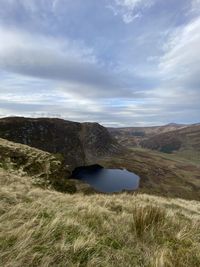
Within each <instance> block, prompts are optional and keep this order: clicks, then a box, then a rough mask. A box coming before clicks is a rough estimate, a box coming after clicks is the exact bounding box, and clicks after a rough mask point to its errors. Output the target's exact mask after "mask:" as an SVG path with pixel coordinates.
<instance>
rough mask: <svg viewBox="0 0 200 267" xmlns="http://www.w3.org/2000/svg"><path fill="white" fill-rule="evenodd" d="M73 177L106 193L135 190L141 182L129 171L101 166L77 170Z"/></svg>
mask: <svg viewBox="0 0 200 267" xmlns="http://www.w3.org/2000/svg"><path fill="white" fill-rule="evenodd" d="M73 176H74V177H76V178H77V179H80V180H82V181H84V182H86V183H88V184H89V185H91V186H92V187H93V188H94V189H96V190H97V191H100V192H104V193H112V192H121V191H122V190H135V189H137V188H138V187H139V180H140V178H139V176H137V175H136V174H134V173H132V172H129V171H127V170H119V169H104V168H102V167H101V166H99V165H94V166H88V167H87V166H86V167H79V168H76V169H75V171H74V173H73Z"/></svg>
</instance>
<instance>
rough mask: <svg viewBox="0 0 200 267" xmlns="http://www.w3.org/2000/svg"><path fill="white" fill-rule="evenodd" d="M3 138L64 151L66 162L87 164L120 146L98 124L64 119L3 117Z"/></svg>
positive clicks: (57, 151) (47, 149) (1, 128)
mask: <svg viewBox="0 0 200 267" xmlns="http://www.w3.org/2000/svg"><path fill="white" fill-rule="evenodd" d="M0 137H1V138H4V139H7V140H10V141H13V142H16V143H21V144H26V145H29V146H31V147H35V148H38V149H41V150H44V151H47V152H50V153H54V154H58V153H59V154H62V155H63V157H64V159H65V162H66V164H68V165H72V166H77V165H78V166H80V165H84V164H85V163H86V162H87V161H90V160H91V159H94V158H95V157H101V156H105V155H112V154H113V153H117V152H118V150H120V146H119V145H118V143H117V142H116V141H115V139H114V138H113V137H112V136H111V135H110V133H109V132H108V130H107V129H106V128H104V127H103V126H101V125H100V124H98V123H78V122H72V121H66V120H62V119H51V118H38V119H33V118H24V117H8V118H3V119H0Z"/></svg>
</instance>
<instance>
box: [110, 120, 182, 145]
mask: <svg viewBox="0 0 200 267" xmlns="http://www.w3.org/2000/svg"><path fill="white" fill-rule="evenodd" d="M185 126H186V125H184V124H176V123H170V124H167V125H163V126H152V127H124V128H108V130H109V132H110V133H111V134H112V135H113V136H114V137H115V138H116V139H117V140H118V142H119V143H120V144H122V145H124V146H126V147H136V146H139V145H140V142H142V141H143V140H145V139H147V138H149V137H152V136H154V135H157V134H161V133H166V132H170V131H174V130H177V129H182V128H184V127H185Z"/></svg>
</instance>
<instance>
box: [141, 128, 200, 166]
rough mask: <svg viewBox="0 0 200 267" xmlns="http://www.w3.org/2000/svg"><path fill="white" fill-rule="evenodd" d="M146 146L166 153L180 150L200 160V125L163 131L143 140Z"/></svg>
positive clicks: (183, 153) (179, 152) (184, 154)
mask: <svg viewBox="0 0 200 267" xmlns="http://www.w3.org/2000/svg"><path fill="white" fill-rule="evenodd" d="M140 144H141V146H142V147H144V148H149V149H154V150H158V151H161V152H165V153H172V152H176V151H177V152H178V153H177V154H178V155H180V156H183V157H186V158H194V159H195V158H196V160H198V161H199V162H200V125H198V124H197V125H191V126H188V127H184V128H182V129H178V130H175V131H171V132H167V133H162V134H158V135H155V136H153V137H150V138H148V139H146V140H144V141H142V142H141V143H140Z"/></svg>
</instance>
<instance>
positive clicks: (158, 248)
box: [0, 169, 200, 267]
mask: <svg viewBox="0 0 200 267" xmlns="http://www.w3.org/2000/svg"><path fill="white" fill-rule="evenodd" d="M0 199H1V204H0V265H1V266H4V267H11V266H15V267H21V266H30V267H32V266H42V267H45V266H59V267H62V266H63V267H64V266H95V267H96V266H102V267H106V266H115V267H117V266H119V267H121V266H123V267H126V266H135V267H137V266H138V267H139V266H143V267H145V266H148V267H149V266H152V267H153V266H155V267H161V266H162V267H164V266H166V267H168V266H171V267H172V266H176V267H191V266H192V267H195V266H196V267H199V266H200V231H199V229H200V202H198V201H187V200H183V199H173V198H164V197H156V196H150V195H147V194H133V195H130V194H126V193H123V194H116V195H103V194H93V195H83V194H81V193H75V194H73V195H70V194H66V193H59V192H56V191H53V190H47V189H41V188H38V187H35V186H33V185H32V183H31V178H30V177H28V176H23V177H21V176H19V175H16V174H14V173H8V172H7V171H5V170H3V169H0Z"/></svg>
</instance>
